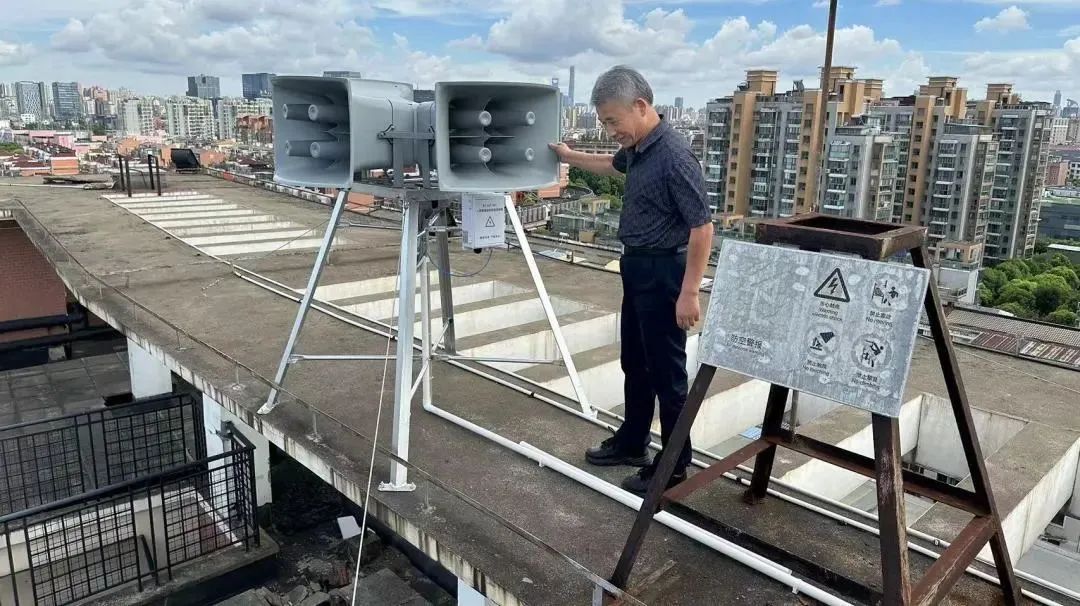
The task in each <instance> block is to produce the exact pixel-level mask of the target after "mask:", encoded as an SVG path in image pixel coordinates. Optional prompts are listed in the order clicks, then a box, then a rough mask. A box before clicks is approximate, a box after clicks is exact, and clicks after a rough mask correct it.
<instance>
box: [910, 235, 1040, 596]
mask: <svg viewBox="0 0 1080 606" xmlns="http://www.w3.org/2000/svg"><path fill="white" fill-rule="evenodd" d="M927 259H928V256H927V253H926V249H925V248H922V247H920V248H914V249H912V250H911V260H912V263H913V264H914V265H915V266H916V267H924V268H925V267H927ZM925 303H926V304H925V310H926V318H927V321H928V322H929V323H930V332H931V333H932V334H933V337H934V346H935V347H936V349H937V354H938V360H939V361H940V362H941V371H942V374H943V375H944V378H945V387H946V388H947V389H948V392H949V401H950V403H951V404H952V410H953V416H954V417H955V418H956V429H957V431H958V432H959V434H960V444H961V446H962V447H963V449H964V458H965V459H966V461H967V464H968V469H969V470H970V471H971V484H972V487H973V488H974V492H975V495H976V496H977V497H979V498H980V499H982V501H983V502H984V504H985V508H986V510H985V512H984V513H985V515H989V516H990V517H991V518H992V519H993V521H994V525H995V526H996V527H997V529H998V530H997V532H995V534H994V536H993V537H992V538H991V539H990V549H991V551H992V552H993V554H994V563H995V565H996V566H997V572H998V579H999V580H1000V581H1001V589H1002V592H1003V593H1004V594H1005V600H1006V603H1007V604H1018V603H1019V602H1020V586H1019V584H1018V583H1017V582H1016V575H1015V572H1014V571H1013V565H1012V560H1011V559H1010V558H1009V548H1008V546H1007V545H1006V544H1005V540H1004V534H1003V533H1002V532H1001V530H1000V529H1001V516H1000V514H999V513H998V509H997V504H996V503H995V502H994V493H993V491H992V490H991V489H990V481H989V478H988V476H987V473H986V463H985V462H984V461H983V456H982V449H981V448H980V446H979V438H978V435H976V433H975V422H974V420H972V418H971V407H970V405H969V403H968V399H967V390H966V389H965V388H964V380H963V378H962V377H961V376H960V364H959V363H958V362H957V361H956V351H955V350H954V349H953V343H952V336H951V335H950V334H949V329H948V326H947V324H946V322H945V316H944V314H943V313H942V311H941V297H940V295H939V294H938V289H937V283H936V282H934V280H930V286H929V288H928V289H927V293H926V301H925Z"/></svg>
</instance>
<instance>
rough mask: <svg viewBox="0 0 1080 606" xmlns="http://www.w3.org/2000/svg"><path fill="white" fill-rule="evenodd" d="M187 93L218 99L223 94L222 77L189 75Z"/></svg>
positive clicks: (201, 97)
mask: <svg viewBox="0 0 1080 606" xmlns="http://www.w3.org/2000/svg"><path fill="white" fill-rule="evenodd" d="M187 94H188V96H189V97H198V98H200V99H217V98H218V97H220V96H221V79H220V78H218V77H217V76H207V75H205V74H199V75H198V76H188V79H187Z"/></svg>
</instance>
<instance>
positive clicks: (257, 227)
mask: <svg viewBox="0 0 1080 606" xmlns="http://www.w3.org/2000/svg"><path fill="white" fill-rule="evenodd" d="M287 227H303V226H302V225H300V224H299V223H293V222H291V221H271V222H265V223H249V224H240V225H209V226H205V227H179V228H176V229H172V230H169V231H171V232H172V233H173V234H174V235H176V236H177V237H178V238H184V237H187V236H207V235H212V234H226V233H228V234H231V233H245V232H258V231H265V230H273V229H285V228H287ZM315 232H318V230H315ZM315 232H313V233H315Z"/></svg>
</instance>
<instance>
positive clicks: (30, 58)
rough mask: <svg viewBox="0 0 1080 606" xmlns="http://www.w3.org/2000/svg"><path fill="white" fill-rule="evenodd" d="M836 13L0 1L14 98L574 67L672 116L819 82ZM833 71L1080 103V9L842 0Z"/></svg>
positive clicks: (1044, 3)
mask: <svg viewBox="0 0 1080 606" xmlns="http://www.w3.org/2000/svg"><path fill="white" fill-rule="evenodd" d="M824 4H825V0H666V1H665V0H516V1H515V0H438V1H434V0H38V1H36V2H31V1H29V0H0V14H2V15H3V19H2V20H0V81H13V80H24V79H25V80H47V81H48V80H76V81H79V82H81V83H82V84H83V85H89V84H102V85H104V86H108V87H112V88H115V87H120V86H126V87H128V88H131V89H133V90H135V91H137V92H141V93H148V94H178V93H182V92H183V91H184V89H185V86H186V84H185V80H184V77H185V76H187V75H191V74H195V73H199V72H205V73H208V74H213V75H218V76H220V77H221V80H222V92H223V94H226V95H238V94H239V93H240V73H241V72H251V71H270V72H276V73H278V74H318V73H321V71H322V70H324V69H349V70H354V71H360V72H362V73H363V74H364V76H365V77H372V78H382V79H394V80H403V81H407V82H411V83H414V84H417V85H419V86H424V87H427V86H430V85H431V84H432V83H434V82H435V81H439V80H450V79H457V80H462V79H510V80H528V81H547V80H548V79H549V78H551V77H552V76H559V77H560V79H561V80H562V82H563V87H564V88H565V85H566V80H567V68H568V67H569V66H570V65H575V66H576V67H577V81H578V85H577V91H578V92H577V93H576V97H577V100H578V101H582V100H586V99H587V95H588V90H589V88H590V85H591V82H592V79H593V78H594V77H595V76H596V74H597V73H599V72H600V71H601V70H602V69H603V68H605V67H607V66H610V65H613V64H616V63H627V64H630V65H633V66H636V67H638V68H639V69H641V70H642V71H643V72H644V73H645V74H646V76H647V77H648V78H649V79H650V80H651V81H652V83H653V87H654V89H655V90H656V94H657V98H658V102H670V101H671V100H672V99H673V98H674V97H675V96H677V95H679V96H683V97H686V100H687V104H688V105H693V106H700V105H701V104H702V103H703V102H704V101H705V100H706V99H708V98H711V97H716V96H721V95H726V94H730V92H731V91H732V89H733V88H734V86H735V84H736V83H737V82H738V81H739V80H741V78H742V76H743V73H744V71H745V70H746V69H748V68H772V69H779V70H780V72H781V74H780V79H781V86H783V87H785V88H786V87H788V86H790V83H791V80H793V79H796V78H803V79H806V81H807V84H808V85H812V83H813V82H816V77H817V76H816V69H817V66H818V65H820V64H821V62H822V60H823V54H824V29H825V23H826V20H827V10H826V9H825V8H823V5H824ZM837 27H838V31H837V43H836V62H837V63H840V64H849V65H855V66H857V67H858V68H859V71H858V75H860V76H863V77H878V78H884V79H885V89H886V94H890V95H901V94H908V93H910V92H911V91H912V90H913V89H914V88H915V87H916V86H917V85H918V84H919V83H920V82H922V81H924V79H925V78H926V77H927V76H929V75H931V74H934V75H951V76H958V77H960V78H961V83H962V85H963V86H967V87H968V89H969V91H970V94H969V96H970V97H973V98H981V97H982V96H983V92H984V90H985V85H986V83H987V82H990V81H995V82H998V81H1004V82H1014V83H1015V84H1016V85H1017V88H1018V90H1019V91H1020V92H1021V93H1022V94H1023V95H1024V97H1025V98H1026V99H1032V100H1040V99H1045V100H1049V99H1050V97H1051V96H1052V95H1053V92H1054V91H1055V90H1057V89H1061V90H1062V91H1063V93H1064V96H1065V97H1067V98H1068V97H1072V98H1077V99H1080V0H841V4H840V10H839V19H838V24H837Z"/></svg>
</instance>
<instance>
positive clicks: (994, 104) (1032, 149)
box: [970, 84, 1052, 260]
mask: <svg viewBox="0 0 1080 606" xmlns="http://www.w3.org/2000/svg"><path fill="white" fill-rule="evenodd" d="M970 111H971V112H972V114H973V115H972V117H971V119H972V121H973V122H975V123H977V124H983V125H986V126H990V127H991V128H992V129H993V132H994V134H995V136H996V137H997V140H998V151H997V165H996V172H995V177H994V178H995V180H994V187H993V195H992V196H991V204H990V222H989V228H988V231H987V242H986V257H987V258H988V259H995V260H1003V259H1011V258H1013V257H1023V256H1028V255H1030V254H1031V253H1032V252H1033V251H1034V249H1035V236H1036V233H1037V232H1038V227H1039V201H1040V200H1041V199H1042V197H1043V188H1044V183H1045V179H1046V163H1047V161H1048V159H1049V130H1050V123H1051V119H1052V118H1051V116H1052V108H1051V106H1050V104H1049V103H1027V102H1024V101H1022V100H1021V99H1020V96H1019V95H1017V94H1016V93H1013V92H1012V85H1011V84H989V85H987V90H986V99H985V100H983V101H978V102H975V103H973V104H972V107H971V108H970Z"/></svg>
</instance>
